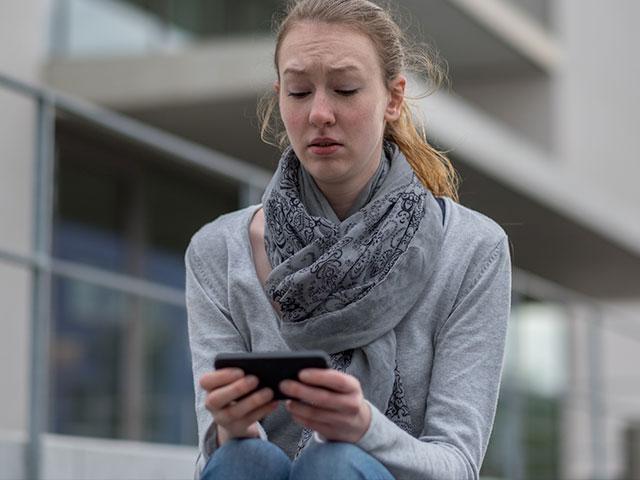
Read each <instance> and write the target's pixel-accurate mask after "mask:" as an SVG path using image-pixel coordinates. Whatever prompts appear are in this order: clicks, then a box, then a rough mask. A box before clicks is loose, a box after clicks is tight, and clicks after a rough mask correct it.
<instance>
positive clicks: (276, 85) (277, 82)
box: [273, 80, 280, 95]
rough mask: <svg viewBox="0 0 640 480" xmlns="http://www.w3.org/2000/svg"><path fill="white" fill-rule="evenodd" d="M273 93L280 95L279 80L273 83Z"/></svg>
mask: <svg viewBox="0 0 640 480" xmlns="http://www.w3.org/2000/svg"><path fill="white" fill-rule="evenodd" d="M273 91H274V92H276V95H280V80H276V81H275V82H273Z"/></svg>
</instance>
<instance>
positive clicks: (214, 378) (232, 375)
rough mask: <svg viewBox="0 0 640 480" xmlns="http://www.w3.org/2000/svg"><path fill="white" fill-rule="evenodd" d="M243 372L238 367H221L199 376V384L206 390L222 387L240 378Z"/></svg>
mask: <svg viewBox="0 0 640 480" xmlns="http://www.w3.org/2000/svg"><path fill="white" fill-rule="evenodd" d="M243 375H244V372H243V371H242V370H240V369H239V368H222V369H220V370H215V371H213V372H207V373H205V374H204V375H202V376H201V377H200V382H199V383H200V386H201V387H202V388H204V389H205V390H207V391H211V390H213V389H215V388H218V387H222V386H223V385H227V384H229V383H231V382H234V381H236V380H238V379H239V378H242V376H243Z"/></svg>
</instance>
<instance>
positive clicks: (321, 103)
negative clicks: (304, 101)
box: [309, 92, 336, 127]
mask: <svg viewBox="0 0 640 480" xmlns="http://www.w3.org/2000/svg"><path fill="white" fill-rule="evenodd" d="M335 121H336V119H335V115H334V112H333V107H332V105H331V102H330V100H329V98H327V96H326V95H325V94H324V93H320V92H316V93H315V94H314V96H313V101H312V102H311V111H310V112H309V123H310V124H311V125H313V126H314V127H323V126H326V125H333V123H335Z"/></svg>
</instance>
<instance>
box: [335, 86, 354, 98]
mask: <svg viewBox="0 0 640 480" xmlns="http://www.w3.org/2000/svg"><path fill="white" fill-rule="evenodd" d="M357 91H358V89H357V88H354V89H352V90H336V92H337V93H339V94H340V95H344V96H345V97H348V96H349V95H353V94H354V93H356V92H357Z"/></svg>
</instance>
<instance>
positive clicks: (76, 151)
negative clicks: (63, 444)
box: [50, 121, 239, 444]
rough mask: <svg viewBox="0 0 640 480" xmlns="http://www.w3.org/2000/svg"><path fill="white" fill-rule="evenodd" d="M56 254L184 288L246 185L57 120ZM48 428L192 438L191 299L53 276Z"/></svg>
mask: <svg viewBox="0 0 640 480" xmlns="http://www.w3.org/2000/svg"><path fill="white" fill-rule="evenodd" d="M56 137H57V138H56V140H57V170H56V192H55V194H56V197H55V198H56V200H55V208H54V210H55V215H54V216H55V218H54V238H53V244H54V248H53V250H54V257H56V258H59V259H64V260H69V261H73V262H79V263H82V264H87V265H90V266H93V267H97V268H99V269H101V270H103V271H108V272H109V271H110V272H115V273H120V274H126V275H128V276H132V277H137V278H141V279H145V280H149V281H151V282H153V283H155V284H156V285H159V286H169V287H174V288H177V289H183V288H184V278H185V271H184V252H185V250H186V247H187V245H188V242H189V240H190V238H191V236H192V235H193V234H194V232H195V231H197V230H198V229H199V228H200V227H201V226H202V225H204V224H205V223H207V222H209V221H212V220H214V219H215V218H216V217H217V216H219V215H220V214H222V213H226V212H228V211H231V210H234V209H236V208H238V191H239V187H238V186H237V185H234V184H232V183H230V182H229V181H226V180H224V179H222V178H218V177H215V176H209V175H203V174H202V173H199V172H193V171H189V170H188V169H183V168H178V167H175V166H170V165H169V164H168V163H167V162H166V161H164V162H163V159H162V158H160V157H159V156H158V155H157V154H154V153H153V152H150V151H145V150H143V149H141V148H140V147H135V146H133V145H131V144H129V143H127V142H125V141H122V140H119V139H117V138H114V137H112V136H110V135H105V134H102V133H100V132H97V131H92V130H89V129H87V128H86V127H85V128H80V127H79V126H78V125H74V124H73V123H71V122H65V121H61V122H60V123H59V125H58V126H57V131H56ZM52 312H53V331H52V338H51V356H52V362H51V386H52V389H51V391H52V395H51V398H50V407H51V410H50V411H51V415H50V419H51V423H50V430H51V431H52V432H55V433H63V434H70V435H86V436H96V437H106V438H124V439H134V440H144V441H156V442H167V443H182V444H194V443H195V442H196V433H195V432H196V430H195V428H196V427H195V415H194V412H193V404H194V398H193V381H192V374H191V365H190V354H189V347H188V338H187V319H186V311H185V308H184V306H182V305H180V306H175V305H172V304H170V303H163V302H155V301H150V300H146V299H143V298H139V297H136V296H135V295H130V294H125V293H120V292H116V291H113V290H109V289H106V288H102V287H98V286H95V285H92V284H89V283H86V282H81V281H76V280H70V279H66V278H62V277H54V283H53V305H52Z"/></svg>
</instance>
